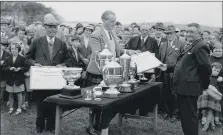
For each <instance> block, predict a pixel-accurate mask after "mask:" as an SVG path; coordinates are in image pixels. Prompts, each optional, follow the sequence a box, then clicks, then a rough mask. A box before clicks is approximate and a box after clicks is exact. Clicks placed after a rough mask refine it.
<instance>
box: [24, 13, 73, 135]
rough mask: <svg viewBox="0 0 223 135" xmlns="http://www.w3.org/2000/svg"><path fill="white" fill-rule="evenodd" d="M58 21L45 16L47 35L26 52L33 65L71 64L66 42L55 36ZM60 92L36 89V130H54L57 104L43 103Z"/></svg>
mask: <svg viewBox="0 0 223 135" xmlns="http://www.w3.org/2000/svg"><path fill="white" fill-rule="evenodd" d="M58 25H59V23H58V21H57V20H56V19H55V18H54V16H53V15H52V14H47V15H45V16H44V27H45V30H46V35H45V36H43V37H40V38H37V39H36V40H34V41H33V43H32V44H31V46H30V48H29V51H28V52H27V54H26V58H27V62H29V63H30V64H31V65H32V66H38V67H41V66H57V67H61V66H69V65H70V57H69V53H68V49H67V46H66V44H65V43H64V42H63V41H61V40H60V39H58V38H57V37H55V35H56V33H57V26H58ZM55 94H58V91H53V90H44V91H36V98H37V118H36V131H37V133H42V132H43V129H44V128H45V118H46V120H47V122H46V129H47V130H49V131H50V132H54V129H55V128H54V127H55V111H56V108H55V106H52V105H46V104H43V103H42V102H43V100H44V99H45V98H46V97H48V96H51V95H55Z"/></svg>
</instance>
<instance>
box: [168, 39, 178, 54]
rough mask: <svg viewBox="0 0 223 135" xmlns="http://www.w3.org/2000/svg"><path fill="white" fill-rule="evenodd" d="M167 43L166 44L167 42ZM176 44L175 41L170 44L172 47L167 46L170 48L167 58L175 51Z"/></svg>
mask: <svg viewBox="0 0 223 135" xmlns="http://www.w3.org/2000/svg"><path fill="white" fill-rule="evenodd" d="M167 43H168V42H167ZM176 44H177V41H176V39H175V40H174V41H173V43H172V46H171V45H168V46H169V47H170V48H169V50H170V51H169V53H168V56H169V55H170V54H171V53H172V52H173V51H175V48H176ZM173 46H175V47H173Z"/></svg>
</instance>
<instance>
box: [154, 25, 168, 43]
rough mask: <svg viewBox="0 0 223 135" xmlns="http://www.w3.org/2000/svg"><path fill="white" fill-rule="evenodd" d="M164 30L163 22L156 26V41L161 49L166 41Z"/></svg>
mask: <svg viewBox="0 0 223 135" xmlns="http://www.w3.org/2000/svg"><path fill="white" fill-rule="evenodd" d="M164 30H165V27H164V25H163V23H161V22H158V23H156V25H155V39H156V41H157V43H158V46H159V47H160V44H161V43H162V42H165V41H166V39H165V38H164V37H163V34H164V33H163V32H164Z"/></svg>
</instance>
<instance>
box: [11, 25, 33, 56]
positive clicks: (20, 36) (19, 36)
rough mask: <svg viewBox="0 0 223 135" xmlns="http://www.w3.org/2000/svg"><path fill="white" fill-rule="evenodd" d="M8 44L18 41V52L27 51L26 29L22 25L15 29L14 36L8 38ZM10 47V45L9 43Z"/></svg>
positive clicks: (21, 53)
mask: <svg viewBox="0 0 223 135" xmlns="http://www.w3.org/2000/svg"><path fill="white" fill-rule="evenodd" d="M9 43H10V44H13V43H19V45H20V47H21V52H19V54H20V55H23V56H24V55H25V54H26V52H27V51H28V48H29V46H28V44H27V43H28V41H27V36H26V30H25V28H24V27H19V28H18V29H17V31H16V36H15V37H13V38H11V39H10V40H9ZM9 47H10V45H9Z"/></svg>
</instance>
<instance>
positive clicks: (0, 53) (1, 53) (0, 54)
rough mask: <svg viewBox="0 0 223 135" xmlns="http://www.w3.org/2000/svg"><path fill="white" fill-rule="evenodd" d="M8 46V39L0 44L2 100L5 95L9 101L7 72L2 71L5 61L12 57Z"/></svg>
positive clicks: (0, 90)
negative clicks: (6, 80)
mask: <svg viewBox="0 0 223 135" xmlns="http://www.w3.org/2000/svg"><path fill="white" fill-rule="evenodd" d="M7 46H8V41H7V39H4V38H1V42H0V100H2V99H3V95H5V96H4V97H5V98H4V100H5V99H6V100H7V97H8V94H4V93H5V86H6V84H5V72H3V71H2V65H3V63H4V62H5V60H6V59H7V58H8V57H9V56H10V54H9V52H7V51H6V48H7Z"/></svg>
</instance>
